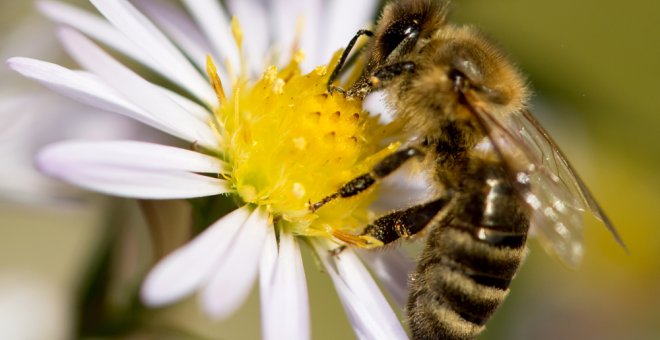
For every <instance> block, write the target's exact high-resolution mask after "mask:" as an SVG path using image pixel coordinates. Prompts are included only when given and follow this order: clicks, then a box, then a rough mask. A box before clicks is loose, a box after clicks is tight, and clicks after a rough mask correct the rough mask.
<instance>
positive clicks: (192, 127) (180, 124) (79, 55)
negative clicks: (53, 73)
mask: <svg viewBox="0 0 660 340" xmlns="http://www.w3.org/2000/svg"><path fill="white" fill-rule="evenodd" d="M60 38H61V39H62V42H63V44H64V46H65V47H66V48H67V50H69V52H70V53H71V55H72V57H74V59H76V61H78V63H80V64H81V65H82V66H84V67H85V68H87V69H89V70H91V71H93V72H94V73H96V74H97V75H98V76H99V77H101V79H103V80H104V81H105V82H106V83H107V84H108V85H110V86H111V87H112V88H114V89H115V90H116V91H118V92H119V93H121V95H122V96H123V97H124V98H126V99H127V100H129V101H130V102H132V103H133V104H135V105H136V106H138V107H140V108H141V109H143V110H144V111H146V112H149V113H150V114H152V115H154V116H156V115H157V116H158V118H159V119H160V120H161V121H162V122H163V124H164V125H166V126H167V127H168V128H169V129H172V130H178V131H181V132H180V133H181V134H183V135H185V136H186V137H187V138H186V140H188V141H192V142H196V143H198V144H200V145H202V146H204V147H208V148H210V149H216V148H217V147H218V145H217V144H218V142H217V138H216V135H215V132H214V131H213V129H212V128H211V126H210V125H209V124H206V123H204V122H202V121H200V120H199V119H197V118H196V117H195V115H194V114H191V113H189V112H187V111H185V110H184V109H183V108H182V107H181V106H179V105H177V103H176V102H175V101H173V100H172V99H170V98H169V97H168V96H167V95H165V94H164V93H163V91H161V90H160V89H159V88H158V87H156V86H154V85H153V84H151V83H149V82H148V81H146V80H145V79H144V78H142V77H140V76H139V75H137V74H136V73H135V72H133V71H132V70H130V69H128V68H127V67H125V66H124V65H122V64H120V63H119V62H118V61H116V60H115V59H113V58H112V57H111V56H110V55H108V54H107V53H105V52H104V51H103V50H102V49H101V48H99V47H98V46H97V45H96V44H94V43H93V42H92V41H90V40H89V39H87V38H86V37H85V36H83V35H82V34H80V33H78V32H76V31H74V30H71V29H65V28H63V29H61V30H60Z"/></svg>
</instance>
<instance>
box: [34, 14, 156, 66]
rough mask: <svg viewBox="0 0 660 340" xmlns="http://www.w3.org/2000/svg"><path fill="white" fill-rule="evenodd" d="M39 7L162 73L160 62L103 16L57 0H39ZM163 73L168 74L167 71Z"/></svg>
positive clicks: (53, 18) (57, 18)
mask: <svg viewBox="0 0 660 340" xmlns="http://www.w3.org/2000/svg"><path fill="white" fill-rule="evenodd" d="M37 7H38V8H39V10H40V11H41V12H42V13H43V14H44V15H45V16H47V17H48V18H50V19H51V20H54V21H55V22H59V23H62V24H65V25H68V26H71V27H73V28H75V29H77V30H79V31H81V32H83V33H85V34H87V35H88V36H90V37H92V38H94V39H96V40H98V41H100V42H102V43H104V44H106V45H108V46H110V47H112V48H113V49H115V50H117V51H119V52H120V53H122V54H124V55H126V56H128V57H130V58H133V59H135V60H136V61H138V62H140V63H141V64H143V65H145V66H147V67H150V68H151V69H153V70H155V71H157V72H160V73H162V72H161V70H160V67H159V65H158V64H156V63H154V62H153V60H152V59H151V58H150V57H149V56H148V55H147V54H145V53H144V52H143V51H142V50H140V49H139V48H138V47H137V46H135V44H134V43H133V42H131V41H130V40H128V39H127V38H126V37H125V36H124V35H123V34H121V32H119V31H118V30H117V29H116V28H114V27H113V26H112V25H110V23H108V22H107V21H106V20H104V19H103V18H101V17H99V16H97V15H94V14H91V13H89V12H87V11H84V10H82V9H80V8H77V7H75V6H71V5H69V4H65V3H61V2H56V1H39V2H37ZM163 75H165V76H167V73H165V74H163Z"/></svg>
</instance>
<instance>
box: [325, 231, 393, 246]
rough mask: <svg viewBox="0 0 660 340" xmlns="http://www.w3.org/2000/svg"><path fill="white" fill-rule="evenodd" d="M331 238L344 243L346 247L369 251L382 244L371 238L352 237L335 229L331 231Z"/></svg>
mask: <svg viewBox="0 0 660 340" xmlns="http://www.w3.org/2000/svg"><path fill="white" fill-rule="evenodd" d="M332 236H333V237H334V238H336V239H338V240H340V241H342V242H344V243H345V244H346V245H348V246H353V247H358V248H364V249H371V248H376V247H380V246H382V245H383V242H381V241H380V240H378V239H376V238H374V237H372V236H368V235H354V234H351V233H347V232H345V231H341V230H337V229H333V230H332Z"/></svg>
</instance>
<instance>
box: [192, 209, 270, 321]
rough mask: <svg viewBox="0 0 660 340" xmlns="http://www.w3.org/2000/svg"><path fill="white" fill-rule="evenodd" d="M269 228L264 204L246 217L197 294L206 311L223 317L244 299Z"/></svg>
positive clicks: (250, 286) (251, 282) (233, 310)
mask: <svg viewBox="0 0 660 340" xmlns="http://www.w3.org/2000/svg"><path fill="white" fill-rule="evenodd" d="M272 228H273V226H272V224H269V222H268V213H267V212H266V210H265V208H263V207H261V208H259V209H257V210H255V211H254V212H253V213H252V215H251V216H250V218H249V219H248V220H247V221H245V224H244V225H243V226H242V227H241V230H240V231H239V233H238V235H236V237H235V238H234V239H233V240H232V242H231V245H230V247H229V249H228V250H227V252H226V253H225V254H224V255H223V257H222V261H221V262H220V263H218V265H217V267H216V269H215V273H214V274H213V277H211V279H210V281H209V282H208V284H206V286H205V287H204V289H203V291H202V294H201V296H200V299H201V303H202V307H203V308H204V310H205V311H206V313H207V314H208V315H210V316H211V317H213V318H215V319H224V318H226V317H227V316H229V315H231V314H232V313H234V312H235V311H236V309H238V307H240V306H241V305H242V304H243V302H245V299H246V298H247V296H248V294H249V293H250V289H251V288H252V285H253V283H254V280H255V279H256V277H257V270H258V268H259V259H260V258H261V251H262V250H263V245H264V241H265V240H266V234H267V232H268V229H272Z"/></svg>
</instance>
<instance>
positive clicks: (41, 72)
mask: <svg viewBox="0 0 660 340" xmlns="http://www.w3.org/2000/svg"><path fill="white" fill-rule="evenodd" d="M7 66H9V67H10V68H11V69H13V70H15V71H16V72H19V73H21V74H22V75H23V76H25V77H28V78H30V79H33V80H36V81H38V82H40V83H41V84H43V85H44V86H46V87H48V88H50V89H51V90H53V91H55V92H57V93H59V94H61V95H64V96H66V97H69V98H72V99H74V100H76V101H79V102H81V103H84V104H87V105H90V106H93V107H96V108H99V109H102V110H106V111H110V112H114V113H118V114H121V115H124V116H127V117H130V118H133V119H135V120H137V121H139V122H142V123H144V124H146V125H149V126H151V127H154V128H156V129H158V130H161V131H163V132H166V133H169V134H171V135H172V136H176V137H179V138H182V139H184V140H189V138H190V137H189V136H187V135H186V134H185V133H184V132H182V131H180V129H178V128H177V127H175V128H172V127H169V126H168V125H167V122H165V121H162V120H161V119H160V117H158V116H153V115H151V114H150V113H148V112H146V111H144V110H142V109H140V108H139V107H137V106H135V105H133V104H131V103H129V102H128V101H126V100H125V99H123V98H122V97H121V95H120V94H119V93H117V92H116V91H115V90H113V89H112V88H110V87H109V86H108V85H106V84H105V83H104V82H103V81H102V80H101V79H99V78H98V77H97V76H96V75H94V74H92V73H89V72H83V71H72V70H69V69H67V68H64V67H62V66H59V65H56V64H51V63H48V62H45V61H40V60H34V59H30V58H20V57H17V58H11V59H9V60H8V61H7ZM161 90H163V89H162V88H161ZM182 104H183V103H182ZM191 109H192V107H191ZM191 112H192V111H191ZM199 114H200V113H199V112H197V113H196V114H195V115H199ZM206 115H207V116H208V114H206ZM198 119H201V117H198ZM191 142H192V141H191Z"/></svg>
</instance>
